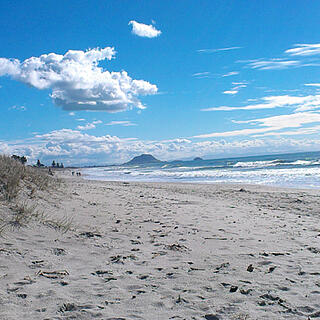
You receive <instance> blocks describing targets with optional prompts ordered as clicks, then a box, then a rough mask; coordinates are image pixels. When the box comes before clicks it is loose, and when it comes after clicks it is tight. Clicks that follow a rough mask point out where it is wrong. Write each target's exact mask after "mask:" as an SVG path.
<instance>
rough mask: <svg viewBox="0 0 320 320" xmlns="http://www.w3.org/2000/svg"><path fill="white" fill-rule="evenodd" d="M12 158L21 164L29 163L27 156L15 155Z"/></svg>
mask: <svg viewBox="0 0 320 320" xmlns="http://www.w3.org/2000/svg"><path fill="white" fill-rule="evenodd" d="M11 158H12V159H14V160H17V161H19V162H21V163H22V164H25V163H26V162H27V161H28V160H27V158H26V157H25V156H23V157H20V156H17V155H15V154H14V155H12V156H11Z"/></svg>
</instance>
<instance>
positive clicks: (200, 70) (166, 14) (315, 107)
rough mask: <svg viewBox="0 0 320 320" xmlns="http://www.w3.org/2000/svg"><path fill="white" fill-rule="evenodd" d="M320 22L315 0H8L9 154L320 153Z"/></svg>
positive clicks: (4, 103)
mask: <svg viewBox="0 0 320 320" xmlns="http://www.w3.org/2000/svg"><path fill="white" fill-rule="evenodd" d="M306 3H307V5H306ZM319 27H320V2H319V1H317V0H309V1H307V2H306V1H305V0H281V1H279V0H261V1H250V0H247V1H238V0H199V1H196V0H183V1H182V0H175V1H172V0H161V1H158V0H155V1H149V0H121V1H119V0H90V1H89V0H87V1H84V0H68V1H64V0H55V1H51V0H48V1H42V0H41V1H38V0H32V1H22V0H21V1H20V0H11V1H9V0H3V1H1V2H0V43H1V46H0V108H1V111H2V117H1V118H0V128H1V129H0V153H2V154H8V155H11V154H17V155H21V156H22V155H25V156H27V158H28V163H29V164H32V163H34V162H36V160H37V159H40V160H41V162H42V163H44V164H51V162H52V160H55V161H56V162H63V163H64V164H65V165H93V164H99V165H101V164H111V163H122V162H125V161H127V160H129V159H130V158H132V157H133V156H136V155H139V154H141V153H150V154H153V155H154V156H156V157H157V158H159V159H161V160H174V159H192V158H194V157H197V156H200V157H203V158H204V159H212V158H221V157H231V156H249V155H259V154H274V153H287V152H288V153H289V152H300V151H319V150H320V137H319V132H320V77H319V75H320V73H319V72H320V37H319Z"/></svg>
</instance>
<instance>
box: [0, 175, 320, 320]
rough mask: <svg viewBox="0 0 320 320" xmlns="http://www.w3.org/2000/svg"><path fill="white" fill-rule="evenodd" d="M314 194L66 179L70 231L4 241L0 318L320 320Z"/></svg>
mask: <svg viewBox="0 0 320 320" xmlns="http://www.w3.org/2000/svg"><path fill="white" fill-rule="evenodd" d="M65 172H66V175H70V172H68V171H65ZM319 195H320V192H319V191H316V190H313V191H312V190H309V191H308V190H286V189H275V188H268V187H261V186H229V185H200V184H165V183H122V182H97V181H86V180H84V179H82V178H79V177H78V178H76V177H73V178H68V179H65V182H64V183H63V185H62V186H61V187H60V189H59V191H58V192H51V193H50V194H48V195H45V196H42V198H39V199H38V207H39V208H41V210H43V212H45V213H46V214H48V215H49V216H52V217H55V218H63V217H72V218H73V228H72V230H70V231H69V232H67V233H61V232H58V231H56V230H54V229H52V228H50V227H49V226H43V225H41V224H37V223H31V224H30V225H29V226H28V227H26V228H20V229H15V230H13V231H10V232H7V233H6V234H5V235H4V237H3V238H0V319H148V320H149V319H150V320H155V319H164V320H166V319H209V320H214V319H308V318H310V319H313V318H320V224H319V218H320V214H319V212H320V197H319Z"/></svg>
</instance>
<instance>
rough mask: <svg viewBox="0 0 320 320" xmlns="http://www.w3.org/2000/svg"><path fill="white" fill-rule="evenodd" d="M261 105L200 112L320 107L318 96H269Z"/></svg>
mask: <svg viewBox="0 0 320 320" xmlns="http://www.w3.org/2000/svg"><path fill="white" fill-rule="evenodd" d="M261 100H262V102H261V103H257V104H250V105H246V106H242V107H228V106H221V107H213V108H205V109H201V111H232V110H258V109H273V108H280V107H295V108H296V109H295V111H308V110H315V109H318V108H319V107H320V95H309V96H302V97H299V96H289V95H284V96H269V97H264V98H262V99H261Z"/></svg>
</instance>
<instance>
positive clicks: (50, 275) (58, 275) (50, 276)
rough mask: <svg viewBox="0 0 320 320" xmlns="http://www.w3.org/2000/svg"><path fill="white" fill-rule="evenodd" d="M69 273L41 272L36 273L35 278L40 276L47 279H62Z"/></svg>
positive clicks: (65, 271) (62, 271) (59, 271)
mask: <svg viewBox="0 0 320 320" xmlns="http://www.w3.org/2000/svg"><path fill="white" fill-rule="evenodd" d="M68 275H69V272H68V271H67V270H57V271H42V270H39V271H38V272H37V276H42V277H45V278H48V279H58V278H59V279H63V278H64V277H65V276H68Z"/></svg>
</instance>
